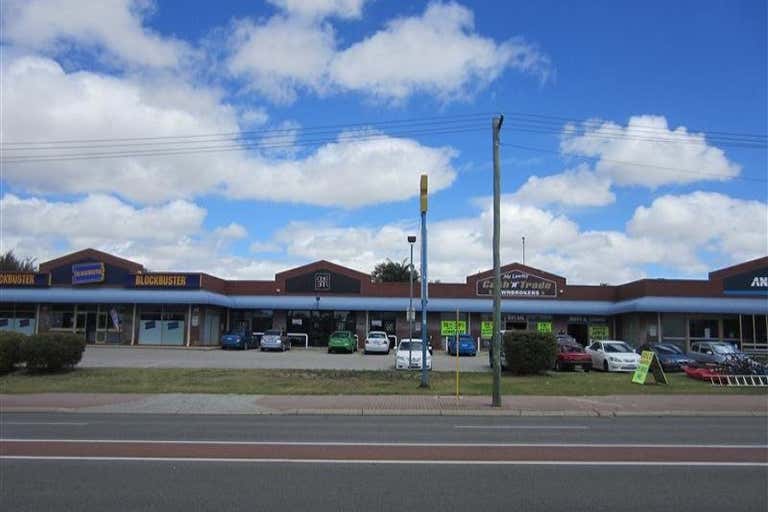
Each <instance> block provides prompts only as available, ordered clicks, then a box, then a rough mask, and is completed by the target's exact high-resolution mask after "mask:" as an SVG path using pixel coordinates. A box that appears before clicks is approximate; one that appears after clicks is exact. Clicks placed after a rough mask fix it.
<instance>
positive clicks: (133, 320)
mask: <svg viewBox="0 0 768 512" xmlns="http://www.w3.org/2000/svg"><path fill="white" fill-rule="evenodd" d="M135 344H136V304H134V305H133V318H131V346H134V345H135Z"/></svg>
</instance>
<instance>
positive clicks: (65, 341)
mask: <svg viewBox="0 0 768 512" xmlns="http://www.w3.org/2000/svg"><path fill="white" fill-rule="evenodd" d="M84 350H85V340H83V338H82V337H81V336H78V335H76V334H72V333H45V334H37V335H35V336H30V337H28V338H26V339H24V340H23V341H22V342H21V360H22V361H24V362H25V363H27V369H28V370H32V371H56V370H61V369H62V368H71V367H73V366H75V365H76V364H77V363H79V362H80V359H81V358H82V357H83V351H84Z"/></svg>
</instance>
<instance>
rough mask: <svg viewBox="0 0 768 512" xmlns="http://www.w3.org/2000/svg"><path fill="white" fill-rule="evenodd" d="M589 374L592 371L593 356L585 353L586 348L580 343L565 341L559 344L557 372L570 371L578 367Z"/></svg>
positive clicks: (556, 362)
mask: <svg viewBox="0 0 768 512" xmlns="http://www.w3.org/2000/svg"><path fill="white" fill-rule="evenodd" d="M577 366H578V367H579V368H581V369H582V370H583V371H585V372H588V371H589V370H591V369H592V356H591V355H589V354H587V353H586V352H585V351H584V347H582V346H581V345H579V344H578V343H576V342H575V341H574V342H570V341H564V342H561V343H558V344H557V359H555V370H557V371H569V370H573V369H574V368H576V367H577Z"/></svg>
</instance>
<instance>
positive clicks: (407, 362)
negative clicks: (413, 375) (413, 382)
mask: <svg viewBox="0 0 768 512" xmlns="http://www.w3.org/2000/svg"><path fill="white" fill-rule="evenodd" d="M423 346H424V344H423V342H422V341H421V340H420V339H418V338H404V339H402V340H400V343H398V345H397V349H396V350H395V368H397V369H398V370H408V369H411V370H420V369H421V363H422V361H421V350H422V347H423ZM431 369H432V354H430V353H429V350H427V370H431Z"/></svg>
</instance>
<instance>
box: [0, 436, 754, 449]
mask: <svg viewBox="0 0 768 512" xmlns="http://www.w3.org/2000/svg"><path fill="white" fill-rule="evenodd" d="M0 442H14V443H99V444H123V443H125V444H130V443H138V444H170V445H176V444H181V445H183V444H190V445H198V444H210V445H242V446H250V445H252V446H273V445H280V446H362V447H364V446H391V447H405V448H409V447H422V446H423V447H426V448H436V447H437V448H439V447H460V448H472V447H487V448H504V447H510V448H525V447H533V448H768V444H649V443H546V442H545V443H391V442H366V441H353V442H348V441H339V442H336V441H316V442H315V441H221V440H211V441H206V440H189V441H186V440H178V439H172V440H162V439H49V438H39V439H36V438H7V437H6V438H0Z"/></svg>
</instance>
